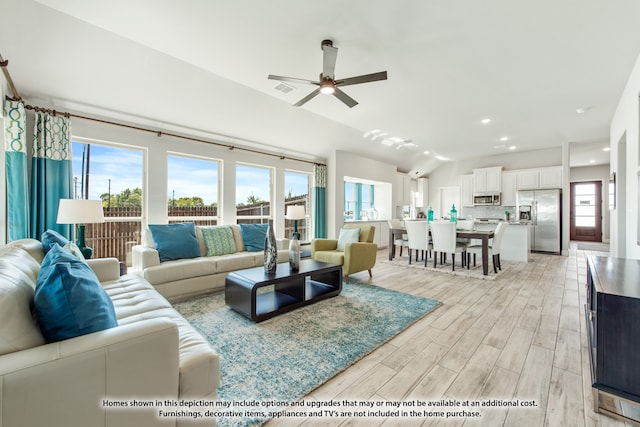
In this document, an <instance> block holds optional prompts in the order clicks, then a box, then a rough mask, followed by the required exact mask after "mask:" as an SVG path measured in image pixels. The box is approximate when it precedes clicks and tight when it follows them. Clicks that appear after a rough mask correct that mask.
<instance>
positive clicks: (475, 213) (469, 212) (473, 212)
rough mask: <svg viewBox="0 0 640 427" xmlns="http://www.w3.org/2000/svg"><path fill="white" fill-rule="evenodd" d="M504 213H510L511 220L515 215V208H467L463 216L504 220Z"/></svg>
mask: <svg viewBox="0 0 640 427" xmlns="http://www.w3.org/2000/svg"><path fill="white" fill-rule="evenodd" d="M505 211H509V212H510V213H511V217H512V218H513V217H514V216H515V215H516V207H515V206H469V207H465V208H464V213H463V216H464V217H465V218H467V217H469V216H471V217H473V218H474V219H475V218H500V219H504V217H505V214H504V212H505Z"/></svg>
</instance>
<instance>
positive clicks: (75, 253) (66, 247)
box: [62, 242, 84, 261]
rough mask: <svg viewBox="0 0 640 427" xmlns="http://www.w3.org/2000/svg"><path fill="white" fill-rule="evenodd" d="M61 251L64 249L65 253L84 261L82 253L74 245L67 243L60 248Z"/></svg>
mask: <svg viewBox="0 0 640 427" xmlns="http://www.w3.org/2000/svg"><path fill="white" fill-rule="evenodd" d="M62 249H64V250H65V251H67V252H69V253H70V254H71V255H73V256H75V257H76V258H78V259H79V260H82V261H84V255H83V254H82V251H81V250H80V248H79V247H78V245H76V244H75V243H73V242H67V244H66V245H64V246H63V247H62Z"/></svg>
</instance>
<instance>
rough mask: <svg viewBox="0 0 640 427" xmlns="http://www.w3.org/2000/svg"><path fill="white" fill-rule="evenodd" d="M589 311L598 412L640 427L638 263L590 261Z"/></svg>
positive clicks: (639, 293)
mask: <svg viewBox="0 0 640 427" xmlns="http://www.w3.org/2000/svg"><path fill="white" fill-rule="evenodd" d="M585 309H586V319H587V334H588V337H589V349H590V353H589V355H590V358H591V380H592V385H593V397H594V408H595V409H596V410H597V411H598V412H601V413H606V414H608V415H612V416H614V417H616V418H619V419H623V420H625V421H628V422H631V423H633V424H636V425H640V261H638V260H632V259H622V258H610V257H600V256H590V257H588V260H587V304H586V305H585Z"/></svg>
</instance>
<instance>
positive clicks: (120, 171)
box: [72, 142, 309, 204]
mask: <svg viewBox="0 0 640 427" xmlns="http://www.w3.org/2000/svg"><path fill="white" fill-rule="evenodd" d="M72 149H73V172H74V173H73V175H74V178H75V180H76V181H77V183H78V184H77V188H78V191H80V185H81V184H80V183H81V178H82V177H81V176H80V173H81V170H82V153H83V149H84V144H82V143H78V142H74V143H73V148H72ZM142 155H143V153H142V151H139V150H135V149H126V148H117V147H110V146H104V145H96V144H92V145H91V168H90V171H89V172H90V175H89V198H90V199H99V198H100V195H101V194H103V193H107V192H108V191H109V180H111V194H118V193H120V192H121V191H123V190H125V189H127V188H129V189H134V188H136V187H139V188H142V165H143V163H142V158H143V157H142ZM168 171H169V178H168V185H167V190H168V193H169V194H168V195H167V198H171V197H172V196H173V194H174V192H175V197H176V199H178V198H180V197H193V196H199V197H202V199H203V200H204V202H205V204H210V203H213V202H215V201H217V199H218V186H217V185H216V182H217V179H218V163H216V162H213V161H208V160H203V159H195V158H190V157H182V156H175V155H171V156H169V159H168ZM236 176H237V181H238V182H237V185H236V203H238V202H246V200H247V198H248V197H249V196H251V195H254V196H255V197H259V198H260V199H261V200H268V199H269V194H268V192H269V169H267V168H259V167H252V166H245V165H238V166H237V170H236ZM308 179H309V175H306V174H301V173H295V172H285V194H288V193H289V191H291V193H292V194H293V195H294V196H295V195H301V194H306V193H307V191H308Z"/></svg>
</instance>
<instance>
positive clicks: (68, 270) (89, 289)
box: [33, 244, 118, 342]
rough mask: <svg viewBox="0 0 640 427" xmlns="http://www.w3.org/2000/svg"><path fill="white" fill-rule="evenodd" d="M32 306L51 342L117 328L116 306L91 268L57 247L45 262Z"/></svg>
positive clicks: (41, 268) (43, 332)
mask: <svg viewBox="0 0 640 427" xmlns="http://www.w3.org/2000/svg"><path fill="white" fill-rule="evenodd" d="M33 303H34V306H35V310H36V314H37V316H38V323H39V325H40V330H41V331H42V335H44V337H45V338H46V340H47V341H49V342H55V341H61V340H65V339H68V338H73V337H77V336H80V335H85V334H90V333H92V332H97V331H102V330H104V329H109V328H113V327H115V326H118V321H117V320H116V313H115V310H114V308H113V303H112V302H111V299H110V298H109V296H108V295H107V293H106V292H105V291H104V289H103V288H102V285H100V282H99V281H98V278H97V277H96V275H95V273H94V272H93V270H91V267H89V266H88V265H87V263H85V262H84V261H82V260H80V259H78V258H77V257H76V256H74V255H72V254H70V253H69V252H67V251H65V250H64V249H62V248H61V247H60V245H57V244H54V245H53V246H52V247H51V249H50V250H49V252H48V253H47V255H46V256H45V257H44V260H43V261H42V265H41V266H40V272H39V273H38V278H37V280H36V290H35V294H34V296H33Z"/></svg>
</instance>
